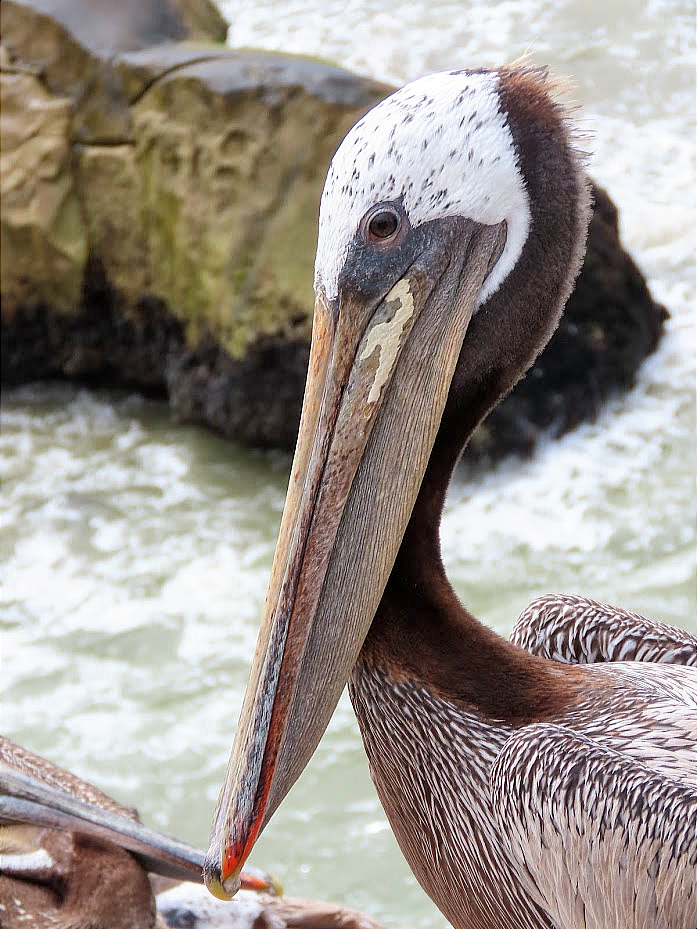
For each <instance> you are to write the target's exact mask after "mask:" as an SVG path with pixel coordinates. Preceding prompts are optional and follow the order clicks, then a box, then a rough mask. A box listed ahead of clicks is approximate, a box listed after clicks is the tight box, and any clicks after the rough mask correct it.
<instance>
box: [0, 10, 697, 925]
mask: <svg viewBox="0 0 697 929" xmlns="http://www.w3.org/2000/svg"><path fill="white" fill-rule="evenodd" d="M223 9H226V11H227V13H228V15H229V16H230V17H231V18H233V19H234V22H235V28H234V30H233V33H232V40H233V41H234V42H236V43H237V44H241V45H257V46H264V47H268V48H279V49H286V50H289V51H296V52H304V53H309V54H314V55H321V56H324V57H327V58H330V59H332V60H334V61H337V62H339V63H341V64H344V65H346V66H349V67H353V68H355V69H357V70H360V71H363V72H365V73H369V74H372V75H374V76H376V77H379V78H383V79H388V80H392V81H394V82H402V81H405V80H407V79H410V78H413V77H416V76H418V75H420V74H422V73H424V72H426V71H432V70H440V69H443V68H450V67H466V66H471V65H480V64H497V63H500V62H503V61H510V60H512V59H514V58H516V57H517V56H519V55H520V54H521V53H522V52H524V51H526V50H530V51H531V52H532V53H533V54H532V58H533V61H536V62H540V63H541V62H550V63H551V64H552V65H553V66H554V67H555V68H556V70H557V71H559V72H561V73H564V74H568V75H571V76H572V77H573V78H574V79H575V81H576V82H577V85H578V86H577V90H576V97H577V98H578V100H579V101H580V102H581V103H583V104H584V115H585V122H586V125H587V126H588V127H589V128H592V130H593V132H594V134H595V139H594V142H593V143H592V148H593V150H594V152H595V156H594V158H593V162H592V173H593V174H594V176H595V177H596V178H597V179H598V180H600V181H601V182H603V183H605V184H606V185H607V186H608V187H609V189H610V191H611V193H612V195H613V197H614V198H615V200H616V201H617V202H618V204H619V206H620V209H621V215H622V226H623V232H624V237H625V241H626V242H627V243H628V245H629V246H630V248H631V250H632V252H633V253H634V254H635V256H636V257H637V258H638V260H639V261H640V263H641V265H642V267H643V268H644V270H645V271H646V272H647V273H648V275H649V279H650V284H651V287H652V289H653V291H654V293H655V294H656V295H657V296H658V297H659V298H660V299H662V300H663V301H664V302H665V303H666V304H667V305H668V306H669V307H670V309H671V312H672V314H673V316H672V319H671V321H670V323H669V325H668V329H667V335H666V338H665V339H664V341H663V343H662V346H661V348H660V349H659V351H658V352H657V354H656V355H655V356H654V357H653V358H652V359H651V360H650V361H649V362H648V364H646V365H645V367H644V368H643V370H642V372H641V376H640V379H639V383H638V385H637V388H636V389H635V390H634V391H633V392H632V393H631V394H630V395H629V396H627V397H626V398H623V399H622V400H621V401H617V402H616V403H615V404H614V405H613V406H612V408H610V409H607V410H606V411H605V412H604V413H603V414H602V416H601V417H600V419H599V420H598V422H597V423H595V424H593V425H589V426H584V427H583V428H581V429H580V430H578V431H577V432H575V433H574V434H573V435H570V436H567V437H566V438H565V439H564V440H562V441H561V442H559V443H554V444H553V445H549V446H547V447H544V448H542V449H541V451H540V454H539V455H538V456H537V457H536V459H535V460H534V461H533V462H530V463H526V464H523V465H521V464H519V463H515V462H510V463H506V464H504V465H503V466H501V467H500V468H498V469H497V470H496V472H494V473H493V474H489V475H484V476H481V477H480V478H478V479H476V480H475V481H473V482H471V483H469V484H467V485H463V484H458V485H457V486H456V487H455V488H454V489H453V491H452V493H451V495H450V500H449V504H448V512H447V516H446V520H445V527H444V548H445V551H446V556H447V560H448V563H449V568H450V571H451V573H452V576H453V578H454V580H455V582H456V585H457V588H458V590H459V591H460V593H461V595H462V597H463V598H464V599H465V600H466V602H467V603H468V605H470V606H471V607H472V608H473V609H474V611H475V612H477V613H478V614H479V615H480V616H481V617H482V618H483V619H485V620H486V621H487V622H489V623H491V624H492V625H494V626H495V627H496V628H497V629H499V630H501V631H504V632H505V631H506V630H507V629H508V628H509V627H510V624H511V623H512V621H513V619H514V618H515V616H516V615H517V614H518V612H519V611H520V609H521V608H522V607H523V606H524V605H525V603H526V602H527V601H528V600H529V599H531V598H532V597H533V596H535V595H536V594H538V593H541V592H543V591H548V590H559V589H564V590H567V591H576V592H584V593H587V594H590V595H592V596H595V597H597V598H599V599H605V600H607V601H610V602H612V601H614V602H618V603H622V604H624V605H626V606H628V607H631V608H633V609H637V610H639V611H644V612H646V613H648V614H649V615H654V616H656V617H660V618H662V619H665V620H667V621H669V622H673V623H676V624H680V625H684V626H687V627H688V628H692V629H695V628H697V623H696V621H695V613H696V606H697V593H696V590H695V547H696V546H695V516H696V513H695V505H694V498H693V485H694V476H695V465H696V461H695V397H694V258H693V256H694V180H693V178H694V147H693V138H694V102H693V101H694V48H693V36H694V28H693V21H692V17H693V12H692V11H693V6H692V3H691V2H668V0H652V2H645V3H638V2H636V0H624V2H620V0H614V2H613V0H603V2H602V3H601V2H595V0H594V2H592V3H589V2H581V0H577V2H571V0H567V2H561V0H554V2H543V0H516V2H511V0H501V2H492V0H470V2H468V3H446V2H441V3H436V4H431V5H423V6H422V5H420V4H416V3H404V2H400V3H397V2H389V3H388V2H384V3H378V2H373V3H368V2H362V3H361V2H353V3H347V4H343V3H337V2H327V0H324V2H321V3H320V2H303V3H300V2H295V3H283V4H281V3H272V2H268V0H267V2H258V0H256V2H237V3H235V4H232V3H230V4H223ZM0 466H1V468H2V496H1V500H0V521H1V523H2V538H1V541H0V551H1V553H2V561H3V589H2V601H1V607H2V612H1V614H0V615H1V620H0V621H1V623H2V625H1V626H0V629H1V630H2V637H1V643H0V646H1V649H2V690H3V692H2V728H3V730H4V731H5V732H7V733H8V734H9V735H11V736H13V737H14V738H16V739H18V740H19V741H22V742H24V743H25V744H27V745H28V746H29V747H31V748H33V749H35V750H37V751H40V752H43V753H45V754H47V755H48V756H49V757H52V758H54V759H55V760H57V761H60V762H62V763H63V764H65V765H67V766H69V767H72V768H74V769H75V770H76V771H78V772H79V773H81V774H82V775H84V776H86V777H88V778H90V779H92V780H94V781H95V782H97V783H98V784H99V785H100V786H102V787H103V788H104V789H106V790H108V791H111V792H112V793H114V794H115V795H117V796H118V797H120V798H121V799H122V800H124V801H126V802H129V803H132V804H136V805H137V806H139V807H140V809H141V811H142V812H143V814H144V816H145V818H146V820H147V821H149V822H151V823H153V824H155V825H158V826H160V827H162V828H165V829H168V830H170V831H172V832H174V833H177V834H179V835H181V836H182V837H185V838H188V839H190V840H192V841H195V842H198V843H200V844H205V843H206V840H207V832H208V827H209V823H210V819H211V814H212V809H213V805H214V802H215V798H216V795H217V791H218V787H219V784H220V782H221V779H222V775H223V770H224V765H225V762H226V759H227V755H228V751H229V747H230V743H231V739H232V733H233V730H234V726H235V723H236V720H237V714H238V711H239V706H240V702H241V699H242V693H243V689H244V684H245V681H246V675H247V668H248V662H249V658H250V656H251V653H252V649H253V645H254V641H255V637H256V623H257V621H258V617H259V614H260V611H261V606H262V601H263V596H264V590H265V584H266V580H267V575H268V571H269V567H270V561H271V556H272V552H273V545H274V542H275V531H276V526H277V523H278V520H279V518H280V513H281V509H282V505H283V496H284V490H285V482H286V480H287V462H286V460H285V459H283V458H280V457H274V456H268V455H261V454H253V453H249V452H243V451H240V450H238V449H236V448H235V447H234V446H232V445H230V444H228V443H225V442H223V441H221V440H220V439H217V438H216V437H214V436H211V435H209V434H207V433H204V432H202V431H200V430H196V429H190V428H182V427H179V426H176V425H173V424H172V423H171V422H170V421H169V418H168V416H167V413H166V411H164V410H163V409H162V408H160V407H158V406H155V405H152V404H149V403H146V402H145V401H143V400H141V399H138V398H133V397H128V396H123V395H121V396H118V397H114V396H113V395H106V394H94V393H88V392H86V391H83V390H79V389H72V388H67V387H53V388H48V389H46V388H42V389H37V388H25V389H22V390H19V391H13V392H7V393H6V394H5V395H4V396H3V402H2V434H1V436H0ZM255 858H256V861H257V863H259V864H260V865H263V866H265V867H267V868H269V869H271V870H274V871H275V872H276V873H277V874H278V875H279V877H281V879H282V880H283V881H284V882H285V884H286V888H287V890H288V891H289V892H291V893H293V894H297V895H308V896H314V897H325V898H333V899H336V900H342V901H346V902H347V903H350V904H352V905H354V906H358V907H362V908H364V909H365V910H367V911H369V912H370V913H372V914H373V915H375V916H376V917H377V918H380V919H381V920H383V921H384V923H385V924H386V925H387V926H391V927H397V926H402V927H405V929H408V927H424V929H425V927H431V929H435V927H442V926H443V925H444V924H443V920H442V918H440V917H439V915H438V914H437V912H436V911H435V910H434V908H433V906H432V905H431V904H430V902H429V901H428V900H427V899H426V898H425V897H424V895H423V893H422V892H421V891H420V889H419V888H418V886H417V885H416V884H415V882H414V880H413V878H412V877H411V876H410V874H409V872H408V870H407V868H406V865H404V863H403V861H402V859H401V857H400V855H399V852H398V850H397V848H396V845H395V843H394V840H393V839H392V836H391V834H390V832H389V830H388V828H387V826H386V823H385V821H384V818H383V816H382V813H381V810H380V807H379V804H378V801H377V799H376V797H375V794H374V792H373V789H372V786H371V784H370V781H369V778H368V774H367V770H366V763H365V759H364V756H363V752H362V748H361V746H360V742H359V737H358V734H357V731H356V726H355V722H354V720H353V716H352V713H351V710H350V706H349V704H348V701H346V700H343V701H342V703H341V704H340V707H339V710H338V712H337V714H336V715H335V717H334V720H333V721H332V724H331V726H330V730H329V732H328V734H327V736H326V737H325V739H324V740H323V742H322V744H321V746H320V748H319V750H318V752H317V755H316V756H315V758H314V760H313V762H312V764H311V765H310V767H309V768H308V770H307V771H306V773H305V774H304V775H303V777H302V779H301V780H300V782H299V783H298V785H297V786H296V788H295V789H294V790H293V792H292V793H291V795H290V796H289V798H288V799H287V801H286V802H285V803H284V805H283V807H282V808H281V810H280V811H279V812H278V814H277V815H276V816H275V818H274V820H273V822H272V823H271V825H270V826H269V827H268V829H267V831H266V833H265V835H264V837H263V838H262V840H261V842H260V843H259V846H258V851H257V852H256V855H255Z"/></svg>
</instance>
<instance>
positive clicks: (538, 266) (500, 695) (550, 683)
mask: <svg viewBox="0 0 697 929" xmlns="http://www.w3.org/2000/svg"><path fill="white" fill-rule="evenodd" d="M500 81H501V83H500V95H501V106H502V109H503V110H504V111H505V113H506V115H507V119H508V124H509V126H510V129H511V133H512V136H513V141H514V144H515V147H516V151H517V154H518V158H519V165H520V170H521V173H522V176H523V178H524V181H525V184H526V188H527V191H528V196H529V203H530V212H531V222H530V230H529V234H528V238H527V240H526V242H525V245H524V247H523V251H522V253H521V256H520V258H519V259H518V262H517V264H516V265H515V267H514V269H513V271H512V272H511V273H510V274H509V275H508V277H507V278H506V279H505V281H504V282H503V283H502V285H501V286H500V288H499V289H498V290H497V291H496V293H494V294H493V295H492V296H491V297H490V298H489V300H488V301H487V302H486V303H485V304H484V305H483V306H482V307H481V308H480V310H479V311H478V312H477V314H476V315H475V316H474V317H473V319H472V321H471V323H470V326H469V329H468V331H467V334H466V337H465V341H464V343H463V346H462V351H461V353H460V358H459V360H458V364H457V368H456V371H455V375H454V377H453V382H452V386H451V389H450V394H449V396H448V401H447V404H446V408H445V412H444V414H443V419H442V421H441V426H440V429H439V432H438V435H437V438H436V442H435V445H434V448H433V452H432V454H431V458H430V461H429V464H428V468H427V470H426V474H425V476H424V480H423V482H422V485H421V490H420V493H419V496H418V499H417V501H416V505H415V507H414V510H413V513H412V517H411V520H410V522H409V525H408V527H407V531H406V533H405V536H404V539H403V542H402V546H401V548H400V551H399V554H398V556H397V560H396V562H395V566H394V568H393V570H392V574H391V576H390V579H389V582H388V585H387V589H386V591H385V594H384V596H383V599H382V602H381V604H380V607H379V609H378V613H377V615H376V617H375V620H374V622H373V626H372V628H371V630H370V633H369V636H368V639H367V640H366V644H365V646H364V652H363V657H364V658H366V659H367V660H370V661H372V662H374V663H377V664H379V665H381V666H383V667H385V668H386V669H388V670H389V672H390V673H391V675H392V676H399V677H402V678H410V679H415V680H420V681H421V682H423V683H424V684H426V686H428V687H429V688H430V689H431V690H433V691H434V692H436V693H438V694H440V695H441V696H445V697H448V698H450V699H454V700H458V701H464V702H466V703H469V704H473V705H475V706H476V707H477V708H478V709H479V710H480V711H481V712H484V713H486V714H487V715H488V716H490V717H492V718H496V719H504V720H509V721H510V722H512V723H514V724H518V723H524V722H526V721H530V720H533V719H539V718H544V717H545V716H546V715H549V714H552V713H554V712H555V711H557V710H559V709H560V708H561V705H563V703H564V702H565V700H566V699H567V696H568V693H569V690H568V686H569V682H568V681H567V682H563V680H562V679H561V678H560V677H559V676H558V675H556V674H554V673H553V671H552V670H551V669H550V665H549V663H546V662H544V661H540V660H538V659H536V658H534V657H533V656H531V655H528V654H527V653H526V652H523V651H522V650H520V649H518V648H516V647H515V646H513V645H511V644H510V643H509V642H507V641H506V640H505V639H503V638H501V637H500V636H498V635H497V634H496V633H494V632H493V631H492V630H490V629H488V628H487V627H485V626H483V625H482V624H481V623H479V622H478V621H477V620H476V619H475V618H474V617H473V616H471V615H470V614H469V613H468V612H467V610H466V609H465V608H464V607H463V606H462V604H460V602H459V600H458V599H457V596H456V595H455V593H454V591H453V589H452V587H451V586H450V583H449V582H448V579H447V577H446V574H445V570H444V568H443V563H442V559H441V552H440V521H441V514H442V510H443V503H444V500H445V494H446V491H447V488H448V484H449V482H450V478H451V475H452V472H453V469H454V467H455V465H456V463H457V461H458V459H459V457H460V455H461V454H462V451H463V449H464V447H465V445H466V444H467V441H468V440H469V438H470V436H471V435H472V433H473V431H474V429H475V428H476V426H477V425H478V424H479V423H480V422H481V421H482V419H484V417H485V416H486V414H487V413H488V412H489V411H490V410H491V409H492V408H493V407H494V406H495V405H496V404H497V403H498V402H499V401H500V400H501V399H503V397H504V396H505V395H506V394H507V393H508V392H509V391H510V390H511V389H512V387H513V386H514V385H515V384H516V383H517V381H518V380H519V379H520V378H521V377H522V376H523V375H524V374H525V372H526V371H527V370H528V368H530V366H531V365H532V363H533V362H534V360H535V358H536V357H537V355H538V354H539V353H540V352H541V351H542V349H543V348H544V346H545V345H546V344H547V342H548V341H549V339H550V337H551V335H552V333H553V332H554V330H555V328H556V326H557V324H558V321H559V318H560V316H561V312H562V309H563V306H564V304H565V302H566V300H567V298H568V296H569V294H570V292H571V290H572V287H573V284H574V281H575V279H576V275H577V273H578V270H579V268H580V265H581V261H582V258H583V253H584V250H585V237H586V230H587V226H588V220H589V215H590V197H589V192H588V183H587V179H586V176H585V172H584V169H583V165H582V161H581V156H580V155H579V153H578V152H577V151H576V150H575V148H574V145H573V139H572V132H573V130H572V129H570V127H569V126H568V124H567V122H566V118H565V117H566V114H565V110H564V108H563V107H562V106H561V105H560V104H558V103H556V102H555V101H554V100H553V99H552V98H551V97H550V95H549V89H550V86H551V87H552V89H554V87H553V85H550V84H549V82H548V81H547V79H546V75H545V73H544V72H541V71H537V70H533V69H522V70H515V69H502V70H501V71H500ZM571 676H572V677H573V675H571Z"/></svg>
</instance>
